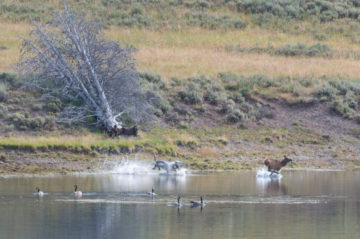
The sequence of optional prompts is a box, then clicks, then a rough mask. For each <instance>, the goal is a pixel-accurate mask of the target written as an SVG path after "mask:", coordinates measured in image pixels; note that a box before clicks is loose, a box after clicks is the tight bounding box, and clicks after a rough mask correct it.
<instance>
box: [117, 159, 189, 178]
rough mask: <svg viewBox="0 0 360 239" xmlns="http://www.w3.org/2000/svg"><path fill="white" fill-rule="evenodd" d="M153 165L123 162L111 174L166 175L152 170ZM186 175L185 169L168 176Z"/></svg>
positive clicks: (132, 161) (163, 172) (134, 161)
mask: <svg viewBox="0 0 360 239" xmlns="http://www.w3.org/2000/svg"><path fill="white" fill-rule="evenodd" d="M153 167H154V163H150V162H144V161H139V160H136V159H135V160H123V161H122V162H121V163H120V164H118V165H116V166H115V167H114V168H113V169H112V170H111V173H115V174H125V175H167V173H166V171H165V170H157V169H156V170H153ZM187 173H188V170H187V169H186V168H181V169H179V170H177V171H173V172H170V173H169V175H176V176H185V175H186V174H187Z"/></svg>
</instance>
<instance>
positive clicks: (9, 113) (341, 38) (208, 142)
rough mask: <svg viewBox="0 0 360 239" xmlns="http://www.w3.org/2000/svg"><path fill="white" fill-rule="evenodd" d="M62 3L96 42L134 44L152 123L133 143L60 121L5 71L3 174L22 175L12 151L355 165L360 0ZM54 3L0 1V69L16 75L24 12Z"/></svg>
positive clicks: (53, 108) (0, 126) (0, 97)
mask: <svg viewBox="0 0 360 239" xmlns="http://www.w3.org/2000/svg"><path fill="white" fill-rule="evenodd" d="M39 6H41V7H39ZM71 6H73V7H74V9H81V11H82V12H83V13H86V14H87V15H88V16H89V17H91V18H97V19H99V20H100V21H101V22H102V23H104V24H105V25H106V30H105V35H106V37H108V38H110V39H112V40H117V41H119V42H120V43H121V44H123V45H128V46H131V47H132V48H133V49H134V56H135V58H136V60H137V69H138V70H139V77H140V80H141V84H142V88H143V90H144V91H145V92H146V93H147V94H148V95H149V96H152V97H153V99H155V100H153V101H152V108H153V111H154V114H155V116H156V118H155V120H154V122H152V123H151V125H142V126H141V128H142V132H141V133H140V136H139V137H138V138H121V139H110V138H108V137H107V135H106V133H104V132H101V131H99V130H98V129H96V128H95V127H93V126H92V122H91V120H89V121H88V122H81V123H73V122H59V120H58V116H59V114H60V113H61V111H62V109H63V107H64V105H65V104H66V102H62V101H61V99H59V98H47V97H45V96H44V95H43V94H42V93H41V91H36V90H33V89H29V88H26V87H24V83H23V82H24V80H25V79H19V78H18V77H17V76H16V74H14V73H3V74H0V134H1V135H2V137H1V138H0V147H1V148H3V152H0V154H1V157H2V158H3V160H0V162H2V161H3V162H6V168H5V169H3V171H5V172H7V171H16V172H29V171H31V170H28V169H27V167H26V166H24V162H22V163H21V160H20V161H19V162H17V161H16V160H15V159H17V160H19V157H18V154H16V153H14V152H15V151H14V150H20V151H24V152H27V155H29V158H31V159H33V158H36V157H39V158H42V159H44V160H45V159H48V158H69V157H71V156H67V155H66V154H68V153H69V154H70V155H72V154H74V155H81V157H83V158H88V159H89V162H93V159H96V158H97V157H102V156H104V155H109V157H112V156H111V155H113V156H114V155H117V154H123V153H138V154H143V156H142V157H145V158H150V156H149V154H148V152H150V151H157V152H158V153H160V155H167V157H169V158H175V157H176V158H180V159H182V160H183V161H184V162H185V163H186V164H187V165H188V166H190V167H193V168H201V169H215V168H223V169H224V168H225V169H238V168H252V167H256V166H258V165H260V164H261V162H262V161H263V159H264V158H265V157H269V156H272V157H282V155H283V154H289V155H292V156H293V158H295V161H296V163H295V164H294V166H297V167H304V166H310V167H348V166H349V167H357V166H359V165H360V161H359V157H358V153H359V147H358V146H359V144H360V131H359V123H360V79H359V69H360V45H359V43H360V24H359V21H360V18H359V14H360V1H356V0H343V1H320V0H316V1H307V0H303V1H292V0H272V1H269V0H267V1H266V0H257V1H248V0H234V1H232V0H226V1H225V0H218V1H207V0H194V1H190V0H189V1H181V0H179V1H176V0H173V1H160V0H158V1H156V0H154V1H151V0H148V1H126V0H123V1H121V0H79V1H76V2H75V3H72V5H71ZM61 8H62V1H56V0H49V1H38V0H30V1H7V0H5V1H2V2H1V3H0V31H1V32H2V33H3V34H1V35H0V62H1V63H2V64H1V65H0V71H2V72H14V71H15V66H16V63H17V62H18V60H19V52H20V51H19V50H20V47H21V41H20V39H19V37H18V36H19V35H23V36H27V35H28V34H29V32H30V30H31V19H35V20H38V21H41V22H43V23H49V21H50V19H51V12H52V11H53V10H58V9H61ZM126 123H127V125H132V124H133V122H132V119H131V118H129V119H128V121H127V122H126ZM89 125H90V126H89ZM69 137H70V138H69ZM79 157H80V156H79ZM81 157H80V158H81ZM90 159H92V160H90ZM30 161H31V160H30ZM73 163H74V162H72V163H71V164H69V165H68V166H66V167H67V168H65V169H64V171H68V170H70V171H72V169H71V167H73ZM87 167H89V166H88V165H87V164H86V163H85V164H84V165H83V166H82V167H80V166H79V167H75V168H76V169H74V170H84V169H86V168H87ZM90 168H94V167H93V166H90ZM36 171H37V172H38V171H39V170H36ZM40 171H41V170H40ZM45 171H46V170H45ZM48 171H54V169H53V168H52V167H49V169H48ZM55 171H62V169H61V168H60V169H58V168H57V169H56V170H55Z"/></svg>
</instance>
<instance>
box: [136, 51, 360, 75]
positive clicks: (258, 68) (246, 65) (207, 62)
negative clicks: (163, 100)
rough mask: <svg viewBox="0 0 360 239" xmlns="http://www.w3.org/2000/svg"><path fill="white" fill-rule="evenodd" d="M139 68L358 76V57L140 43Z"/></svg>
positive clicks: (174, 72) (190, 72) (181, 72)
mask: <svg viewBox="0 0 360 239" xmlns="http://www.w3.org/2000/svg"><path fill="white" fill-rule="evenodd" d="M135 56H136V58H137V60H138V64H139V68H140V69H142V70H153V71H155V72H157V73H159V74H161V75H162V76H164V77H165V78H169V77H173V76H175V77H179V78H182V77H187V76H192V75H194V74H204V75H216V74H217V73H219V72H224V71H229V72H233V73H236V74H240V75H251V74H265V75H269V76H278V75H284V76H316V77H321V76H323V75H326V76H333V77H336V76H341V77H351V78H356V77H358V76H359V70H358V69H360V61H357V60H353V59H324V58H304V57H296V58H294V57H282V56H269V55H263V54H262V55H261V54H240V53H239V54H231V53H227V52H225V51H216V50H213V51H210V50H206V49H195V48H194V49H191V48H155V47H146V48H145V47H144V48H142V49H141V50H140V51H139V52H137V53H136V54H135Z"/></svg>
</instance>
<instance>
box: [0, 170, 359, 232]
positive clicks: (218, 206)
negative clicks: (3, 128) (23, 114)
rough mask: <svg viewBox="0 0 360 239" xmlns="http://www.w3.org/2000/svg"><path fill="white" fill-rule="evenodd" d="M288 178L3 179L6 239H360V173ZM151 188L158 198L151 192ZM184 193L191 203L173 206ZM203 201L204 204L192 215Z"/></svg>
mask: <svg viewBox="0 0 360 239" xmlns="http://www.w3.org/2000/svg"><path fill="white" fill-rule="evenodd" d="M281 174H282V177H281V178H279V177H272V178H270V177H257V172H256V171H239V172H219V173H197V172H189V171H188V172H185V173H182V174H180V175H169V176H167V175H164V174H162V173H160V174H159V173H158V171H151V170H150V171H146V170H145V171H142V172H139V173H136V174H133V173H130V174H128V173H126V170H121V169H120V170H115V171H114V172H112V173H103V174H88V175H85V174H79V175H65V176H51V177H50V176H49V177H9V178H0V198H1V201H0V238H2V239H10V238H52V239H56V238H122V239H123V238H223V239H224V238H327V239H329V238H359V235H360V172H358V171H316V170H313V171H308V170H286V171H285V170H284V171H282V173H281ZM74 184H77V185H78V186H79V189H80V190H82V192H83V196H82V198H75V197H74V195H73V190H74V187H73V186H74ZM37 186H39V187H40V188H41V189H42V190H43V191H44V192H45V195H44V196H43V197H41V198H39V197H37V196H35V195H34V194H33V193H34V191H35V187H37ZM152 187H154V188H155V192H156V193H157V194H158V195H157V196H155V197H150V196H148V195H146V192H148V191H151V189H152ZM178 195H180V196H181V197H182V198H181V202H182V203H183V206H182V207H180V208H178V207H171V206H169V203H173V202H176V197H177V196H178ZM200 195H203V196H204V201H205V203H206V205H205V207H203V208H200V207H197V208H191V207H190V205H189V202H190V200H196V201H199V196H200Z"/></svg>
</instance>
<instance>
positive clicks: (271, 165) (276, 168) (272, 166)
mask: <svg viewBox="0 0 360 239" xmlns="http://www.w3.org/2000/svg"><path fill="white" fill-rule="evenodd" d="M289 162H292V159H290V158H288V157H287V156H285V155H284V159H283V160H282V161H280V160H276V159H266V160H265V162H264V164H265V166H267V168H268V171H269V172H271V175H272V174H273V173H277V174H279V173H280V169H281V168H282V167H284V166H285V165H286V164H288V163H289Z"/></svg>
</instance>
